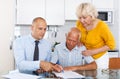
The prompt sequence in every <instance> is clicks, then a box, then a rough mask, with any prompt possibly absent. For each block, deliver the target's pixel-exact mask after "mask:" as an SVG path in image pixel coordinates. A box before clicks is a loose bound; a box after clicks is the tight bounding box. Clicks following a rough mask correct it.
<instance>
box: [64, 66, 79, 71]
mask: <svg viewBox="0 0 120 79" xmlns="http://www.w3.org/2000/svg"><path fill="white" fill-rule="evenodd" d="M63 69H64V70H66V71H70V70H72V71H74V70H77V69H76V67H73V66H69V67H64V68H63Z"/></svg>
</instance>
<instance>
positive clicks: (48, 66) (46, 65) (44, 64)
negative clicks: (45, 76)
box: [40, 61, 53, 72]
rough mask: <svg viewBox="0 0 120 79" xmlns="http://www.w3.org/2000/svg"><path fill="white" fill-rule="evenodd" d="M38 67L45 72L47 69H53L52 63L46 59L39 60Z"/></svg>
mask: <svg viewBox="0 0 120 79" xmlns="http://www.w3.org/2000/svg"><path fill="white" fill-rule="evenodd" d="M40 67H41V68H42V69H43V70H44V71H46V72H49V71H52V70H53V65H52V64H51V63H50V62H47V61H41V62H40Z"/></svg>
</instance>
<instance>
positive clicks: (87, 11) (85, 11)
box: [76, 3, 98, 19]
mask: <svg viewBox="0 0 120 79" xmlns="http://www.w3.org/2000/svg"><path fill="white" fill-rule="evenodd" d="M76 15H77V17H78V18H80V17H82V16H92V18H93V19H94V18H97V17H98V12H97V10H96V8H95V7H94V6H93V5H92V4H91V3H81V4H80V5H79V6H78V7H77V11H76Z"/></svg>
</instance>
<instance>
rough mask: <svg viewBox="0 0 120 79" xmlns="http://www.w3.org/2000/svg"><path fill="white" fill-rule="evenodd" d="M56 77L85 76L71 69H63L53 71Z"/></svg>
mask: <svg viewBox="0 0 120 79" xmlns="http://www.w3.org/2000/svg"><path fill="white" fill-rule="evenodd" d="M53 73H54V74H55V75H56V76H57V77H62V78H85V77H84V76H83V75H81V74H78V73H76V72H73V71H64V72H61V73H57V72H53Z"/></svg>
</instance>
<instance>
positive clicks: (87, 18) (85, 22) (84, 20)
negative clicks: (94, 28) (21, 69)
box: [79, 16, 93, 27]
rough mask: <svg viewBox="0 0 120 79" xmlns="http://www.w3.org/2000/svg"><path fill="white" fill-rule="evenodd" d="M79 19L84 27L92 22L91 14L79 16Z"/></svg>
mask: <svg viewBox="0 0 120 79" xmlns="http://www.w3.org/2000/svg"><path fill="white" fill-rule="evenodd" d="M79 20H80V22H81V23H82V25H83V26H84V27H87V26H90V25H91V24H92V22H93V19H92V16H82V17H79Z"/></svg>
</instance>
